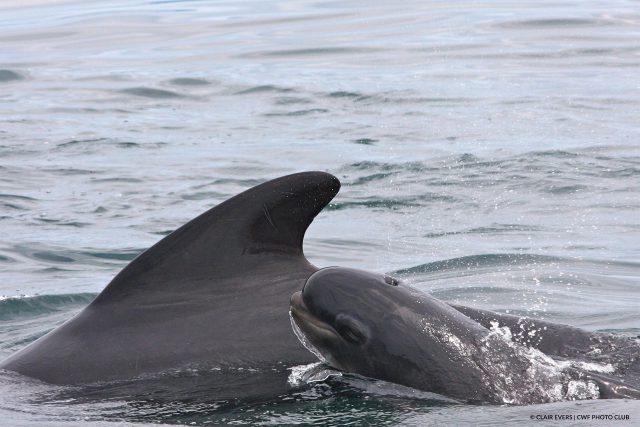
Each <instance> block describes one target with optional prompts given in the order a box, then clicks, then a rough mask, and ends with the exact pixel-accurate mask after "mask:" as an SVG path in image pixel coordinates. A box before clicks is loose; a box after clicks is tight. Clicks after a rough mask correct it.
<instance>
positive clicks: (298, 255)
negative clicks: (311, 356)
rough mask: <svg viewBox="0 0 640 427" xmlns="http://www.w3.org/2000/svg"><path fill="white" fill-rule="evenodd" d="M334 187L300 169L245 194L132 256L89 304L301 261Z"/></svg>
mask: <svg viewBox="0 0 640 427" xmlns="http://www.w3.org/2000/svg"><path fill="white" fill-rule="evenodd" d="M339 189H340V181H338V179H337V178H336V177H334V176H333V175H330V174H328V173H324V172H303V173H297V174H293V175H287V176H284V177H281V178H277V179H274V180H272V181H268V182H265V183H263V184H260V185H258V186H256V187H253V188H251V189H249V190H246V191H244V192H243V193H240V194H238V195H237V196H235V197H232V198H231V199H229V200H227V201H225V202H223V203H221V204H219V205H218V206H216V207H214V208H212V209H210V210H208V211H207V212H205V213H203V214H202V215H200V216H198V217H197V218H195V219H193V220H191V221H190V222H188V223H187V224H185V225H183V226H182V227H180V228H178V229H177V230H175V231H174V232H173V233H171V234H170V235H168V236H167V237H165V238H164V239H162V240H160V241H159V242H158V243H156V244H155V245H153V246H152V247H151V248H149V249H147V250H146V251H145V252H143V253H142V254H140V255H139V256H138V257H137V258H136V259H134V260H133V261H132V262H131V263H130V264H129V265H127V266H126V267H125V268H124V269H123V270H122V271H121V272H120V273H119V274H118V275H117V276H116V277H115V278H114V279H113V280H112V281H111V283H109V285H108V286H107V287H106V288H105V289H104V290H103V291H102V293H101V294H100V295H98V297H97V298H96V299H95V300H94V302H93V303H92V304H93V305H94V306H95V305H98V304H103V303H107V302H112V301H121V300H123V299H124V298H125V297H126V296H128V295H131V294H132V293H137V292H140V291H145V292H146V291H151V292H152V291H154V290H158V291H162V290H163V284H167V283H168V284H169V285H170V286H171V287H174V288H175V289H174V290H179V289H180V288H181V287H184V286H187V285H188V284H189V283H193V282H198V281H201V280H206V281H209V280H211V279H221V278H230V277H234V276H237V275H239V274H247V271H249V270H250V269H251V268H255V267H259V266H260V265H261V264H265V263H273V262H275V261H274V260H280V261H282V260H288V259H291V258H293V259H294V260H295V261H299V260H300V259H303V260H304V255H303V253H302V240H303V237H304V233H305V231H306V230H307V227H308V226H309V224H311V221H313V218H314V217H315V216H316V215H317V214H318V213H319V212H320V211H321V210H322V208H324V207H325V206H326V205H327V203H329V201H331V199H333V197H334V196H335V195H336V194H337V192H338V190H339Z"/></svg>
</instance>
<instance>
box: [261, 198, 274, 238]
mask: <svg viewBox="0 0 640 427" xmlns="http://www.w3.org/2000/svg"><path fill="white" fill-rule="evenodd" d="M262 212H263V213H264V217H265V218H266V219H267V222H269V224H271V226H272V227H273V228H275V229H276V231H278V227H276V225H275V224H274V223H273V219H271V214H270V213H269V208H268V207H267V204H266V203H263V204H262Z"/></svg>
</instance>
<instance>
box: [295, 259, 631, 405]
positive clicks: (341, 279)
mask: <svg viewBox="0 0 640 427" xmlns="http://www.w3.org/2000/svg"><path fill="white" fill-rule="evenodd" d="M290 306H291V315H292V317H293V319H294V321H295V325H296V326H297V327H298V328H299V330H300V332H301V333H302V335H303V337H302V340H303V342H304V341H305V340H306V343H305V345H306V346H307V347H308V348H309V349H310V350H311V351H312V352H313V353H315V354H316V355H317V356H318V357H320V358H321V359H324V360H325V361H326V362H327V363H329V364H330V365H332V366H334V367H336V368H338V369H341V370H343V371H346V372H353V373H357V374H361V375H365V376H369V377H373V378H379V379H383V380H387V381H391V382H395V383H398V384H403V385H406V386H410V387H414V388H418V389H421V390H426V391H433V392H436V393H440V394H443V395H446V396H450V397H454V398H458V399H461V400H466V401H475V402H490V403H515V404H527V403H542V402H546V401H551V400H557V399H558V397H557V396H556V397H553V396H552V395H551V394H550V392H549V391H550V390H553V389H554V387H557V386H558V385H561V384H562V383H563V382H565V383H566V381H568V379H569V378H574V379H580V380H583V381H585V380H588V381H591V382H595V383H596V384H597V385H598V387H599V390H600V397H602V398H634V399H637V398H639V397H640V391H639V390H638V389H637V388H636V387H635V386H633V385H629V384H627V383H626V382H625V381H620V380H619V379H615V378H613V377H607V376H603V375H600V374H596V373H592V372H587V371H581V370H579V369H574V368H568V369H565V370H564V371H563V372H564V373H562V374H561V373H559V372H554V371H553V370H552V371H549V370H545V369H546V368H545V366H544V365H540V366H539V365H537V364H536V362H533V361H532V359H531V358H528V357H523V356H522V348H523V347H520V344H517V342H518V340H517V337H516V339H515V341H516V343H515V344H514V343H509V342H508V341H507V340H504V339H499V338H497V337H496V336H495V335H493V336H492V334H491V333H490V332H489V329H487V328H486V327H485V326H487V325H486V324H485V323H490V320H491V319H495V321H499V322H500V324H502V325H506V326H507V327H509V326H511V329H512V333H514V336H515V333H516V332H518V331H520V329H521V328H522V327H523V326H522V325H523V323H522V319H521V318H516V317H513V316H511V317H513V319H511V318H510V317H509V316H508V315H502V314H498V313H491V312H482V311H481V310H475V309H470V308H468V307H456V308H454V307H452V306H450V305H448V304H445V303H443V302H441V301H439V300H437V299H435V298H433V297H431V296H430V295H427V294H423V293H421V292H420V291H418V290H416V289H413V288H411V287H410V286H408V285H405V284H403V283H399V282H398V281H397V280H395V279H393V278H391V277H389V276H386V275H380V274H374V273H369V272H365V271H360V270H354V269H349V268H341V267H330V268H325V269H322V270H319V271H317V272H315V273H314V274H313V275H311V276H310V277H309V279H308V280H307V282H306V283H305V285H304V287H303V289H302V291H301V292H296V293H295V294H293V296H292V297H291V304H290ZM463 313H465V314H463ZM467 315H468V316H469V317H467ZM528 322H530V323H531V324H532V325H533V324H534V323H535V322H536V321H528ZM525 323H526V322H525ZM483 325H484V326H483ZM541 325H544V326H546V328H540V329H536V332H537V333H538V334H540V335H542V336H541V339H540V340H539V341H537V342H536V343H534V346H535V347H539V348H540V349H542V350H545V353H547V354H549V355H555V356H563V355H566V353H567V348H569V347H571V348H574V349H575V350H578V349H580V348H582V347H584V349H583V350H584V351H586V348H587V347H589V346H588V345H587V344H585V342H591V341H593V340H596V341H597V342H599V343H601V342H603V341H602V340H603V339H604V338H606V342H609V341H611V340H613V339H614V338H612V337H609V336H601V335H602V334H600V335H595V334H590V333H588V332H586V331H581V330H578V329H576V328H571V327H569V326H564V325H555V324H550V323H548V322H547V323H544V322H543V323H541ZM524 327H525V329H526V324H525V326H524ZM298 336H299V338H300V335H298ZM587 338H588V339H587ZM585 340H586V341H585ZM615 342H616V344H618V345H619V344H621V343H622V341H620V339H618V340H617V341H615ZM580 345H582V347H580ZM627 346H628V345H627ZM621 348H622V347H621ZM633 348H636V347H633ZM572 354H573V355H574V356H579V355H581V354H582V353H580V351H578V352H577V353H576V352H575V351H574V352H573V353H572Z"/></svg>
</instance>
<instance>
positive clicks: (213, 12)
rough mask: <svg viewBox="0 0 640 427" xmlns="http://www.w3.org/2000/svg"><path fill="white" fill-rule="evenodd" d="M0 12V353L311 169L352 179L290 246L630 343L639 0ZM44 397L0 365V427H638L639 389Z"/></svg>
mask: <svg viewBox="0 0 640 427" xmlns="http://www.w3.org/2000/svg"><path fill="white" fill-rule="evenodd" d="M0 10H1V13H0V295H2V297H1V298H0V358H4V357H6V356H7V355H9V354H11V353H12V352H14V351H16V350H18V349H20V348H22V347H23V346H25V345H26V344H28V343H29V342H31V341H33V340H35V339H36V338H38V337H39V336H41V335H43V334H44V333H46V332H47V331H49V330H51V329H53V328H54V327H55V326H57V325H59V324H61V323H62V322H64V321H65V320H66V319H68V318H70V317H72V316H73V315H74V314H75V313H77V312H78V310H80V309H81V308H82V307H83V306H85V305H86V304H88V303H89V302H90V301H91V300H92V299H93V298H94V297H95V295H96V294H97V293H98V292H100V290H101V289H102V288H103V287H104V286H105V285H106V284H107V283H108V282H109V280H110V279H111V278H112V277H113V276H114V275H115V274H116V273H117V272H118V271H119V270H120V269H121V268H123V267H124V266H125V265H126V264H127V263H128V262H129V261H130V260H132V259H133V258H134V257H135V256H136V255H137V254H139V253H140V252H141V251H142V250H144V249H145V248H147V247H149V246H150V245H151V244H153V243H154V242H156V241H157V240H159V239H160V238H162V237H163V236H164V235H166V234H167V233H169V232H170V231H172V230H173V229H175V228H177V227H179V226H180V225H182V224H184V223H185V222H187V221H188V220H190V219H191V218H193V217H195V216H196V215H198V214H199V213H201V212H203V211H204V210H206V209H208V208H210V207H212V206H215V205H216V204H218V203H220V202H222V201H224V200H225V199H227V198H229V197H231V196H233V195H235V194H237V193H238V192H240V191H242V190H245V189H247V188H249V187H251V186H253V185H255V184H258V183H260V182H264V181H265V180H267V179H271V178H274V177H277V176H281V175H284V174H288V173H293V172H297V171H303V170H323V171H327V172H330V173H333V174H334V175H336V176H337V177H338V178H339V179H340V180H341V181H342V184H343V187H342V190H341V191H340V193H339V194H338V196H337V197H336V198H335V199H334V201H333V202H332V203H331V204H330V205H329V206H328V207H327V208H326V209H325V210H324V211H323V212H322V213H321V214H320V215H319V216H318V217H317V218H316V220H315V221H314V223H313V224H312V226H311V227H310V229H309V231H308V232H307V236H306V238H305V247H304V249H305V253H306V255H307V257H308V258H309V259H310V260H311V261H312V262H313V263H314V264H315V265H317V266H329V265H342V266H350V267H356V268H363V269H367V270H372V271H379V272H388V273H394V274H396V275H397V276H399V277H402V278H404V279H406V280H408V281H410V283H412V284H413V286H416V287H418V288H420V289H422V290H423V291H425V292H431V293H432V294H433V295H435V296H436V297H438V298H440V299H443V300H446V301H451V302H457V303H462V304H466V305H472V306H475V307H480V308H487V309H492V310H497V311H506V310H510V311H511V312H515V313H519V314H525V315H531V316H537V317H542V318H545V319H547V320H551V321H556V322H560V323H567V324H571V325H575V326H579V327H582V328H585V329H587V330H592V331H607V332H615V333H618V334H622V335H627V336H638V335H639V334H640V310H639V308H640V261H639V256H640V215H639V214H638V212H639V211H640V121H639V119H638V118H639V117H640V9H639V8H638V3H637V2H634V1H622V0H615V1H601V0H594V1H563V2H558V1H535V2H534V1H526V2H502V1H495V0H492V1H482V2H436V1H407V2H401V3H398V2H392V1H379V2H353V1H344V2H334V1H307V0H303V1H297V2H286V1H271V0H268V1H260V2H258V1H219V2H207V1H141V0H128V1H117V0H114V1H101V2H98V1H92V0H91V1H89V0H85V1H71V0H69V1H65V0H58V1H44V0H43V1H38V0H29V1H27V2H16V3H15V4H8V2H6V3H5V4H2V5H0ZM292 368H293V367H292ZM57 391H59V390H58V389H57V388H54V387H51V386H48V385H45V384H40V383H37V382H34V381H30V380H27V379H25V378H23V377H20V376H17V375H14V374H11V373H6V372H5V373H3V374H1V375H0V424H2V425H7V426H31V425H83V426H84V425H90V426H100V425H113V424H114V423H116V424H129V423H131V424H133V425H144V424H157V423H167V424H185V425H209V424H211V425H218V424H265V425H278V424H299V423H302V424H305V423H306V424H317V425H348V424H352V425H365V424H366V425H397V424H404V425H433V426H439V425H468V424H469V423H473V424H475V425H509V426H512V425H550V423H549V422H546V421H543V420H540V419H538V418H539V416H542V415H549V414H551V415H555V414H573V415H575V416H577V415H579V414H590V415H595V414H599V415H605V416H608V415H612V416H614V415H623V416H626V415H628V416H629V419H627V420H624V419H623V420H606V419H605V420H601V421H598V423H596V425H633V424H637V423H638V422H640V404H639V403H638V402H637V401H629V400H617V401H614V400H590V401H565V402H558V403H553V404H546V405H533V406H518V407H515V406H478V405H464V404H460V403H457V402H451V401H448V400H446V399H442V398H440V397H438V396H433V395H429V394H424V393H418V392H416V391H413V390H407V389H403V388H401V387H396V386H393V385H391V384H384V383H380V382H377V381H372V380H367V379H362V378H357V377H349V376H346V377H331V378H329V379H326V380H325V381H319V382H313V383H310V384H304V385H302V386H301V387H299V388H296V389H294V390H292V392H291V393H290V394H287V395H284V396H279V397H278V398H277V399H274V400H271V401H268V402H258V403H255V402H254V403H246V404H240V405H237V406H234V407H231V408H229V407H225V406H220V405H216V404H215V403H212V402H204V401H203V400H202V399H198V398H197V397H198V396H192V397H193V398H192V399H176V400H175V401H173V402H167V401H163V402H154V401H153V400H147V401H128V400H126V399H114V400H107V401H100V400H98V401H95V400H82V399H81V400H75V399H66V400H65V399H54V400H49V401H47V400H46V399H42V398H43V397H45V396H48V395H52V394H55V393H56V392H57ZM201 393H203V392H202V391H201ZM203 402H204V403H203ZM536 417H538V418H536ZM561 425H563V426H570V425H580V426H582V425H587V424H586V423H585V422H584V421H577V420H573V421H561Z"/></svg>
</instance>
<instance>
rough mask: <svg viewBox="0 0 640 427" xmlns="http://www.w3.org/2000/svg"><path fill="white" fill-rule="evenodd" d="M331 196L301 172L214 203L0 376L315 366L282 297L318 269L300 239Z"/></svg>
mask: <svg viewBox="0 0 640 427" xmlns="http://www.w3.org/2000/svg"><path fill="white" fill-rule="evenodd" d="M339 188H340V182H339V181H338V180H337V179H336V178H335V177H334V176H332V175H330V174H327V173H323V172H305V173H298V174H293V175H288V176H285V177H281V178H277V179H274V180H272V181H268V182H265V183H263V184H261V185H258V186H256V187H254V188H251V189H249V190H247V191H245V192H243V193H241V194H239V195H237V196H235V197H233V198H231V199H229V200H227V201H225V202H223V203H221V204H219V205H218V206H216V207H214V208H213V209H211V210H209V211H207V212H205V213H204V214H202V215H200V216H199V217H197V218H195V219H194V220H192V221H190V222H189V223H187V224H186V225H184V226H182V227H180V228H179V229H177V230H176V231H174V232H173V233H171V234H170V235H168V236H166V237H165V238H163V239H162V240H161V241H160V242H158V243H157V244H155V245H154V246H152V247H151V248H150V249H148V250H147V251H145V252H143V253H142V254H141V255H139V256H138V257H137V258H136V259H135V260H133V261H132V262H131V263H130V264H129V265H127V266H126V267H125V268H124V269H123V270H122V271H121V272H120V273H119V274H118V275H117V276H116V277H115V278H114V279H113V280H112V281H111V283H109V284H108V286H107V287H106V288H105V289H104V290H103V291H102V292H101V293H100V294H99V295H98V296H97V297H96V299H95V300H94V301H93V302H92V303H91V304H89V305H88V306H87V307H86V308H85V309H83V310H82V311H81V312H80V313H79V314H78V315H76V316H75V317H73V318H72V319H71V320H69V321H67V322H66V323H64V324H63V325H61V326H60V327H58V328H56V329H54V330H53V331H51V332H50V333H48V334H46V335H45V336H43V337H41V338H39V339H38V340H36V341H35V342H33V343H31V344H30V345H28V346H27V347H25V348H23V349H21V350H20V351H18V352H16V353H14V354H13V355H11V356H10V357H9V358H8V359H7V360H5V361H3V362H2V363H0V368H2V369H6V370H11V371H16V372H18V373H21V374H23V375H26V376H29V377H33V378H36V379H39V380H42V381H45V382H48V383H53V384H87V383H94V382H104V381H113V380H126V379H131V378H134V377H137V376H141V375H145V374H150V373H155V372H163V371H167V370H172V369H178V368H182V367H193V366H195V367H204V368H206V367H209V368H211V369H222V370H224V369H227V368H231V369H235V371H237V370H238V369H243V368H252V369H253V368H256V367H258V368H263V369H264V370H265V371H269V372H272V370H278V371H283V370H284V371H285V374H284V375H285V377H284V378H285V379H284V380H283V382H284V383H286V367H288V366H292V365H297V364H302V363H310V362H312V361H314V360H315V358H314V357H313V355H312V354H310V353H309V352H308V351H307V350H306V349H305V348H304V347H303V346H302V345H301V344H300V343H299V341H298V339H297V338H296V336H295V335H294V333H293V331H292V330H291V326H290V320H289V314H288V313H289V305H288V301H289V296H290V295H291V293H293V292H294V291H295V290H297V289H300V288H301V287H302V285H303V284H304V282H305V280H306V279H307V277H308V276H309V275H311V274H312V273H313V272H314V271H316V270H317V268H316V267H314V266H313V265H311V264H310V263H309V262H308V261H307V259H306V258H305V257H304V254H303V251H302V241H303V237H304V233H305V231H306V229H307V227H308V226H309V224H310V223H311V221H312V220H313V219H314V217H315V216H316V215H317V214H318V213H319V212H320V211H321V210H322V208H323V207H324V206H325V205H326V204H327V203H328V202H329V201H330V200H331V199H332V198H333V197H334V196H335V194H336V193H337V192H338V190H339ZM216 381H217V383H218V387H219V385H220V384H225V380H224V379H220V380H216ZM226 384H227V387H228V388H229V389H231V388H232V384H231V382H230V381H227V382H226ZM227 394H229V393H227Z"/></svg>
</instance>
